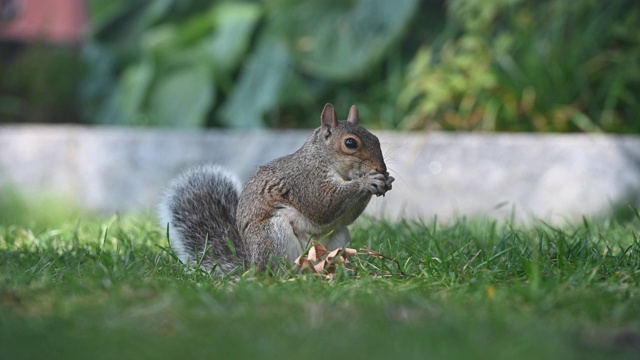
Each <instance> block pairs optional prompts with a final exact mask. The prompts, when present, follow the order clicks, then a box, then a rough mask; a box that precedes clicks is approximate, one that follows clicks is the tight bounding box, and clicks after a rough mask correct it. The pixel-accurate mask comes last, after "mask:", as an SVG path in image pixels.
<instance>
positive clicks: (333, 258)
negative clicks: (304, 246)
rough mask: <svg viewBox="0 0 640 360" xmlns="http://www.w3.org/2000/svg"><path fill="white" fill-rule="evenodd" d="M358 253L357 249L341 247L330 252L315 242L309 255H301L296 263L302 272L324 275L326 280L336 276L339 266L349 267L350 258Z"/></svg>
mask: <svg viewBox="0 0 640 360" xmlns="http://www.w3.org/2000/svg"><path fill="white" fill-rule="evenodd" d="M357 253H358V251H357V250H356V249H351V248H345V247H339V248H337V249H335V250H332V251H329V250H327V248H326V247H324V245H322V244H321V243H319V242H315V243H314V244H313V246H312V247H311V249H309V252H308V253H307V254H303V255H301V256H300V257H299V258H297V259H296V261H295V262H294V263H295V264H296V265H298V267H299V268H300V269H301V270H303V271H304V270H309V271H311V272H312V273H314V274H322V275H323V276H324V278H325V279H331V278H332V277H334V276H335V273H336V270H337V269H338V265H340V264H342V265H348V264H350V263H351V261H350V260H349V258H351V257H352V256H355V255H356V254H357Z"/></svg>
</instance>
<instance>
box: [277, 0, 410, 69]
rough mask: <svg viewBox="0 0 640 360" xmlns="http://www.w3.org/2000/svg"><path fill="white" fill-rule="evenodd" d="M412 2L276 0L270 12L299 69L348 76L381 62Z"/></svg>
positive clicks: (407, 18)
mask: <svg viewBox="0 0 640 360" xmlns="http://www.w3.org/2000/svg"><path fill="white" fill-rule="evenodd" d="M273 4H275V5H273ZM417 5H418V1H417V0H394V1H389V0H359V1H324V0H314V1H297V0H279V1H274V2H273V3H272V8H271V12H270V16H271V19H272V23H271V25H272V26H273V29H274V30H275V31H276V32H277V33H278V34H279V36H281V37H282V38H284V39H286V41H287V45H288V47H289V48H290V49H291V50H292V51H293V53H294V56H295V58H296V60H297V61H298V62H299V63H300V64H301V65H302V67H303V68H304V69H306V70H307V71H308V72H310V73H315V74H319V75H320V76H325V77H328V78H331V79H334V80H348V79H354V78H357V77H359V76H361V75H362V74H363V73H364V72H366V71H367V70H368V69H369V68H370V67H371V66H372V65H374V64H375V63H376V62H378V61H379V60H381V58H382V57H383V55H384V54H385V53H386V52H387V50H388V49H389V47H390V46H391V45H393V43H394V42H395V41H397V40H398V39H399V37H400V36H401V35H402V33H403V31H404V29H405V28H406V27H407V25H408V23H409V21H410V20H411V17H412V15H414V14H415V11H416V9H417Z"/></svg>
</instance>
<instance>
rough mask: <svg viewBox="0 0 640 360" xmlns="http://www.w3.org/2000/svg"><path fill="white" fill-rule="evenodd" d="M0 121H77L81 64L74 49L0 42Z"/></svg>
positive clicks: (81, 72)
mask: <svg viewBox="0 0 640 360" xmlns="http://www.w3.org/2000/svg"><path fill="white" fill-rule="evenodd" d="M0 55H2V56H0V122H17V123H20V122H42V123H49V122H78V121H80V114H79V113H78V111H77V109H78V107H79V103H78V101H77V93H78V87H79V86H80V84H81V82H82V80H83V74H84V67H85V65H84V63H83V61H82V59H81V57H80V56H79V54H78V52H77V50H75V49H69V48H65V47H58V46H48V45H46V44H43V43H39V42H36V43H34V44H31V45H28V46H20V45H17V44H0Z"/></svg>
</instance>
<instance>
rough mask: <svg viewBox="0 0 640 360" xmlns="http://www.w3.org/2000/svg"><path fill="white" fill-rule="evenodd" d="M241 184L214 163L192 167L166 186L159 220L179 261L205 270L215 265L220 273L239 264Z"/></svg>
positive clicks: (241, 253)
mask: <svg viewBox="0 0 640 360" xmlns="http://www.w3.org/2000/svg"><path fill="white" fill-rule="evenodd" d="M240 187H241V185H240V181H239V180H238V179H237V177H236V176H235V175H233V174H231V173H229V172H228V171H226V170H224V169H223V168H220V167H218V166H213V165H204V166H199V167H195V168H192V169H190V170H188V171H186V172H185V173H183V174H182V175H181V176H179V177H178V178H177V179H176V180H174V181H173V182H172V183H171V184H170V185H169V188H168V189H167V191H166V193H165V196H164V199H163V200H162V202H161V204H160V208H159V210H160V211H159V212H160V221H161V224H162V225H163V226H166V225H167V224H169V241H170V242H171V246H172V248H173V250H174V252H175V253H176V254H177V255H178V257H179V258H180V260H182V262H184V263H189V264H200V265H201V266H202V268H203V269H205V270H207V271H209V270H211V269H212V268H213V267H214V266H215V265H218V266H217V269H218V270H219V272H222V273H227V272H229V271H231V270H233V269H234V268H236V267H237V266H240V265H242V260H243V259H245V255H244V253H243V246H242V245H241V244H240V243H241V239H240V235H239V234H238V230H237V227H236V219H235V215H236V208H237V206H238V197H239V195H240ZM229 241H230V242H231V244H233V247H234V248H235V255H234V253H233V251H232V248H231V247H230V246H229ZM205 247H206V250H207V251H206V253H205Z"/></svg>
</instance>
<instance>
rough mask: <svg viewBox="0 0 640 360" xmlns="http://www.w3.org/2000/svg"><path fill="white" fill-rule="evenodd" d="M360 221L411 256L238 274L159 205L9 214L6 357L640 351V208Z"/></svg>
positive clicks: (3, 275) (2, 346)
mask: <svg viewBox="0 0 640 360" xmlns="http://www.w3.org/2000/svg"><path fill="white" fill-rule="evenodd" d="M352 233H353V238H354V244H353V246H352V247H354V248H361V247H365V246H367V247H369V248H371V249H373V250H376V251H379V252H381V253H384V254H385V255H388V256H390V257H394V258H397V260H398V264H399V265H400V267H401V270H400V269H398V266H397V265H396V264H395V263H394V262H392V261H389V260H384V259H379V258H374V257H371V256H367V255H360V256H358V258H357V259H356V260H355V262H354V263H355V267H356V269H357V274H356V275H355V276H353V275H350V274H347V273H346V272H343V273H342V276H338V277H336V278H335V279H333V280H322V279H321V278H319V277H317V276H313V275H302V276H291V275H289V276H286V275H283V276H281V277H265V276H256V275H255V274H252V273H251V272H248V273H246V274H244V275H243V276H241V277H240V278H239V279H225V278H219V277H215V276H210V275H209V274H206V273H203V272H201V271H188V270H185V268H184V267H183V266H182V265H181V264H179V263H178V262H176V260H175V259H174V258H173V257H172V256H171V254H170V252H169V251H167V250H166V249H167V240H166V238H165V236H164V231H163V230H162V229H161V228H160V227H159V226H157V225H156V223H155V221H154V220H153V219H152V217H150V216H149V217H145V216H137V217H133V216H132V217H122V218H117V217H115V218H112V219H109V220H104V221H96V220H89V221H84V222H79V221H74V222H68V223H62V224H61V225H58V226H53V227H52V226H48V227H46V228H44V229H43V228H40V227H38V226H26V227H25V226H8V225H0V359H140V358H145V359H158V358H166V359H178V358H186V359H193V358H208V359H227V358H243V359H254V358H265V359H325V358H347V359H349V358H357V359H360V358H362V359H383V358H385V359H403V358H411V359H426V358H435V359H573V358H575V359H590V358H593V359H597V358H607V359H611V358H621V359H625V358H628V359H638V358H640V287H639V285H640V240H639V239H638V234H640V220H639V219H638V218H636V219H634V220H631V221H626V222H616V221H610V222H607V221H599V222H591V223H590V222H587V221H585V223H584V224H582V225H581V226H575V227H565V228H555V227H551V226H548V225H545V224H544V223H543V222H539V223H537V224H535V225H531V226H520V225H518V226H516V225H514V226H512V225H509V224H508V223H505V224H501V223H496V222H494V221H489V220H477V221H467V220H459V221H457V222H455V223H452V224H449V225H435V224H434V223H427V224H424V223H418V222H408V221H405V222H395V223H389V222H375V221H371V220H366V219H365V220H361V221H359V222H358V223H357V225H356V226H355V227H354V229H353V231H352ZM402 273H404V275H402Z"/></svg>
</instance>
